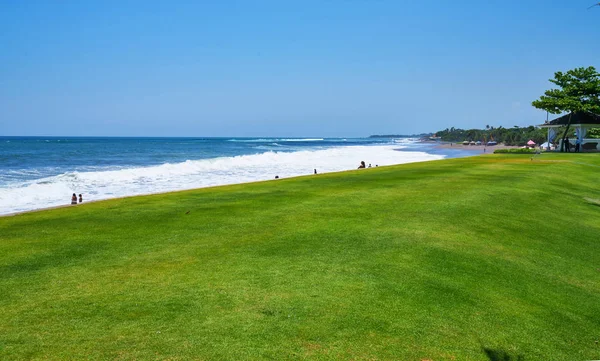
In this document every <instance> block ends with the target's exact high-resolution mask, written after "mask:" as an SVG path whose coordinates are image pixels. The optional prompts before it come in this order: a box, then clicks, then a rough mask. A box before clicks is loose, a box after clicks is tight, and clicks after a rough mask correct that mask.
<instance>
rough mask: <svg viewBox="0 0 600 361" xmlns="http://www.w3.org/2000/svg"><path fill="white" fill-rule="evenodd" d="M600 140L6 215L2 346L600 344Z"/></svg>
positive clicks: (131, 356) (75, 352) (371, 356)
mask: <svg viewBox="0 0 600 361" xmlns="http://www.w3.org/2000/svg"><path fill="white" fill-rule="evenodd" d="M599 167H600V157H598V156H597V154H572V155H570V156H567V155H566V154H560V153H550V154H542V155H540V156H539V157H536V159H535V160H534V161H532V160H531V157H530V156H529V155H508V154H495V155H487V156H481V157H468V158H460V159H450V160H441V161H432V162H423V163H414V164H405V165H398V166H390V167H378V168H372V169H367V170H364V169H363V170H360V171H349V172H343V173H335V174H319V175H318V176H306V177H300V178H294V179H280V180H278V181H267V182H258V183H250V184H241V185H232V186H224V187H217V188H209V189H198V190H190V191H182V192H174V193H168V194H159V195H151V196H141V197H130V198H123V199H113V200H107V201H102V202H95V203H89V204H82V205H76V206H68V207H65V208H60V209H54V210H46V211H39V212H31V213H26V214H21V215H17V216H9V217H2V218H0V290H1V291H0V359H2V360H478V361H483V360H547V361H552V360H561V361H562V360H593V359H598V358H600V348H599V347H600V346H599V345H598V342H599V340H600V334H599V333H598V332H599V330H600V318H599V316H598V315H600V268H599V267H600V266H599V265H600V252H598V234H600V222H598V219H599V217H600V213H599V212H600V208H599V207H598V205H597V200H598V198H600V196H599V193H598V184H597V174H598V169H599Z"/></svg>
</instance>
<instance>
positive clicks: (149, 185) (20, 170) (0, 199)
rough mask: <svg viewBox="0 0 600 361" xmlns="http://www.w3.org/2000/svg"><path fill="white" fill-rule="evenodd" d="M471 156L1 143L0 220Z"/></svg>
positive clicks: (403, 149) (399, 142)
mask: <svg viewBox="0 0 600 361" xmlns="http://www.w3.org/2000/svg"><path fill="white" fill-rule="evenodd" d="M473 154H474V153H473V152H469V151H465V152H463V151H456V150H453V149H448V150H444V149H435V148H432V147H431V146H430V145H428V144H422V143H420V142H419V141H418V140H417V139H411V138H400V139H370V138H319V137H306V138H235V137H231V138H101V137H96V138H81V137H0V157H2V158H3V159H6V160H7V161H6V162H3V163H2V164H1V165H0V214H14V213H19V212H25V211H31V210H36V209H45V208H51V207H57V206H63V205H68V204H69V203H70V197H71V195H72V194H73V193H76V194H83V199H84V202H90V201H96V200H103V199H113V198H121V197H129V196H135V195H147V194H156V193H165V192H173V191H180V190H187V189H196V188H204V187H214V186H220V185H228V184H239V183H248V182H256V181H264V180H270V179H274V178H275V177H279V178H290V177H296V176H302V175H310V174H314V171H315V170H316V171H317V173H318V174H322V173H330V172H339V171H345V170H352V169H356V168H357V167H358V165H359V163H360V162H361V161H365V162H366V164H367V165H369V164H370V165H371V166H372V167H376V166H385V165H393V164H403V163H413V162H421V161H428V160H438V159H443V158H454V157H462V156H468V155H473ZM25 155H26V156H25Z"/></svg>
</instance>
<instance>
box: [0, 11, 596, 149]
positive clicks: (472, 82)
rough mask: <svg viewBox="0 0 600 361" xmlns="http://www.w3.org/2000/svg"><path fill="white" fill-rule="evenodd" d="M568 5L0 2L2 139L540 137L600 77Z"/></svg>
mask: <svg viewBox="0 0 600 361" xmlns="http://www.w3.org/2000/svg"><path fill="white" fill-rule="evenodd" d="M593 2H594V1H593V0H572V1H567V0H565V1H559V0H553V1H538V0H522V1H499V0H496V1H480V0H478V1H475V0H472V1H471V0H465V1H443V0H442V1H401V0H396V1H386V0H344V1H334V0H321V1H311V0H303V1H262V0H256V1H226V0H223V1H196V2H193V1H185V2H176V1H172V2H166V1H160V2H159V1H156V2H154V1H93V2H92V1H89V2H87V1H59V2H53V1H12V0H8V1H2V2H0V44H2V45H1V46H0V135H81V136H84V135H85V136H111V135H112V136H198V137H201V136H341V137H351V136H367V135H370V134H384V133H385V134H390V133H396V134H397V133H401V134H407V133H420V132H430V131H436V130H440V129H444V128H446V127H451V126H455V127H461V128H472V127H477V128H483V127H485V125H486V124H489V125H494V126H499V125H503V126H505V127H512V126H513V125H530V124H539V123H541V122H543V120H544V119H545V113H544V112H541V111H538V110H535V109H533V108H532V107H531V106H530V103H531V101H532V100H535V99H536V98H537V97H539V96H540V95H541V94H542V93H543V91H544V90H546V89H547V88H549V87H551V85H552V84H551V83H549V82H548V79H549V78H551V77H552V76H553V74H554V72H555V71H558V70H562V71H565V70H568V69H571V68H574V67H579V66H590V65H593V66H596V68H600V45H598V38H599V35H600V7H597V8H594V9H592V10H586V9H587V7H588V6H590V5H591V4H592V3H593Z"/></svg>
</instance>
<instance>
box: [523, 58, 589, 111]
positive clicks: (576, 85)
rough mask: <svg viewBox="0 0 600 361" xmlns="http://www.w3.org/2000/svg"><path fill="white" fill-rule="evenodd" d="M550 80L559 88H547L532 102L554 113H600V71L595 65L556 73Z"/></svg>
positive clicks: (537, 106)
mask: <svg viewBox="0 0 600 361" xmlns="http://www.w3.org/2000/svg"><path fill="white" fill-rule="evenodd" d="M550 82H552V83H554V84H556V85H557V86H558V87H559V89H550V90H546V92H545V93H544V95H542V96H541V97H540V99H538V100H535V101H533V102H532V103H531V104H532V105H533V106H534V107H536V108H538V109H542V110H545V111H547V112H549V113H552V114H561V113H570V112H591V113H595V114H600V73H598V72H597V71H596V68H594V67H593V66H590V67H587V68H583V67H582V68H575V69H572V70H569V71H567V72H566V73H563V72H560V71H559V72H556V73H554V79H550Z"/></svg>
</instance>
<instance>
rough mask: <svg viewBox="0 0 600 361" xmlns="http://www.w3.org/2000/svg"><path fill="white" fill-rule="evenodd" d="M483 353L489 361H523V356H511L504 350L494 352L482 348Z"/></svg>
mask: <svg viewBox="0 0 600 361" xmlns="http://www.w3.org/2000/svg"><path fill="white" fill-rule="evenodd" d="M483 352H485V354H486V356H487V357H488V358H489V359H490V361H525V356H523V355H517V356H512V355H510V354H509V353H508V352H506V351H504V350H494V349H491V348H486V347H484V348H483Z"/></svg>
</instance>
